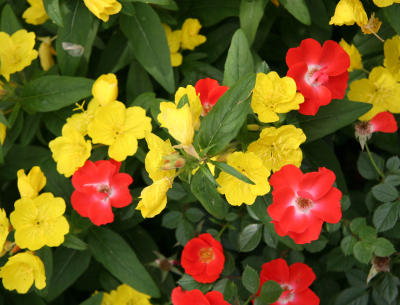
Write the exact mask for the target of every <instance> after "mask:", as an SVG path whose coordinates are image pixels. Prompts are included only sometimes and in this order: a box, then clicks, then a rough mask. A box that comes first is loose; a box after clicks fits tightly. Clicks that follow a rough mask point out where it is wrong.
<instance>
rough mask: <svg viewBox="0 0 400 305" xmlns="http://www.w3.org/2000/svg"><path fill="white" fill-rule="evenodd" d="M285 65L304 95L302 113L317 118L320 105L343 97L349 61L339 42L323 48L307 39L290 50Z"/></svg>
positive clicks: (316, 42)
mask: <svg viewBox="0 0 400 305" xmlns="http://www.w3.org/2000/svg"><path fill="white" fill-rule="evenodd" d="M286 64H287V65H288V67H289V71H288V73H287V76H290V77H292V78H293V79H294V80H295V81H296V85H297V90H298V91H300V92H301V93H302V94H303V96H304V103H302V104H300V109H299V112H300V113H301V114H306V115H315V114H316V113H317V112H318V109H319V107H320V106H324V105H328V104H329V103H330V102H331V100H332V99H342V98H343V97H344V94H345V90H346V87H347V81H348V79H349V72H347V69H348V68H349V66H350V58H349V55H348V54H347V53H346V51H345V50H343V48H342V47H341V46H340V45H339V44H338V43H336V42H334V41H332V40H328V41H326V42H325V43H324V45H323V46H322V47H321V45H320V44H319V42H318V41H316V40H314V39H312V38H309V39H305V40H303V41H302V42H301V44H300V46H299V47H297V48H291V49H289V51H288V52H287V54H286Z"/></svg>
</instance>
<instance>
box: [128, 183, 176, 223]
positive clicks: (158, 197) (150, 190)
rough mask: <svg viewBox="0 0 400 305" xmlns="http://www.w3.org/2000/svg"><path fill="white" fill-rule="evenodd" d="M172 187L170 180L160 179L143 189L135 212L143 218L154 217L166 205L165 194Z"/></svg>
mask: <svg viewBox="0 0 400 305" xmlns="http://www.w3.org/2000/svg"><path fill="white" fill-rule="evenodd" d="M171 187H172V179H170V178H167V177H165V178H162V179H160V180H157V181H155V182H153V184H151V185H149V186H147V187H145V188H144V189H143V190H142V192H141V194H140V199H141V200H140V201H139V204H138V205H137V207H136V210H140V212H141V213H142V216H143V218H149V217H154V216H156V215H158V214H160V213H161V212H162V210H164V209H165V207H166V205H167V192H168V190H169V189H170V188H171Z"/></svg>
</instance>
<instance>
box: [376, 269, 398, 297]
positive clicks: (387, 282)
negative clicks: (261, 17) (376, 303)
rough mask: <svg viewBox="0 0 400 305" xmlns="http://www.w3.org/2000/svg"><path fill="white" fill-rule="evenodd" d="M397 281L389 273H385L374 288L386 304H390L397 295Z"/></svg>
mask: <svg viewBox="0 0 400 305" xmlns="http://www.w3.org/2000/svg"><path fill="white" fill-rule="evenodd" d="M398 285H399V280H398V278H396V277H394V276H393V275H392V274H390V273H389V272H385V276H384V277H383V279H382V281H381V282H380V283H379V284H378V286H376V290H377V292H378V294H379V295H380V296H381V297H382V298H383V299H384V300H385V301H386V302H388V304H392V302H394V301H395V300H396V298H397V295H398V294H399V289H398Z"/></svg>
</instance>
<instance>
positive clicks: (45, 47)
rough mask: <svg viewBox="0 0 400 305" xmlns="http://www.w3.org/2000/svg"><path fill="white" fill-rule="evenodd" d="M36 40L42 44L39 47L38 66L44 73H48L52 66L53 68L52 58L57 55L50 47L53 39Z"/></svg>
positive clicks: (42, 38) (40, 38) (41, 38)
mask: <svg viewBox="0 0 400 305" xmlns="http://www.w3.org/2000/svg"><path fill="white" fill-rule="evenodd" d="M38 40H40V41H41V42H42V43H41V44H40V46H39V60H40V65H41V66H42V69H43V70H44V71H48V70H49V69H50V68H51V67H52V66H54V58H53V56H54V55H56V54H57V53H56V50H55V49H54V48H53V46H52V45H51V43H52V42H53V40H54V38H50V37H39V38H38Z"/></svg>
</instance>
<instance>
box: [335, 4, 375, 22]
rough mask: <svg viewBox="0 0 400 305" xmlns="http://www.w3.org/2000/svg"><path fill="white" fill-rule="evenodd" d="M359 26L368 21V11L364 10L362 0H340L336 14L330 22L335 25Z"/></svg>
mask: <svg viewBox="0 0 400 305" xmlns="http://www.w3.org/2000/svg"><path fill="white" fill-rule="evenodd" d="M354 23H357V24H358V25H359V26H362V25H364V24H367V23H368V17H367V13H366V12H365V10H364V6H363V5H362V3H361V1H360V0H340V1H339V3H338V4H337V5H336V9H335V14H334V15H333V17H332V18H331V20H330V21H329V24H335V25H344V24H345V25H353V24H354Z"/></svg>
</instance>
